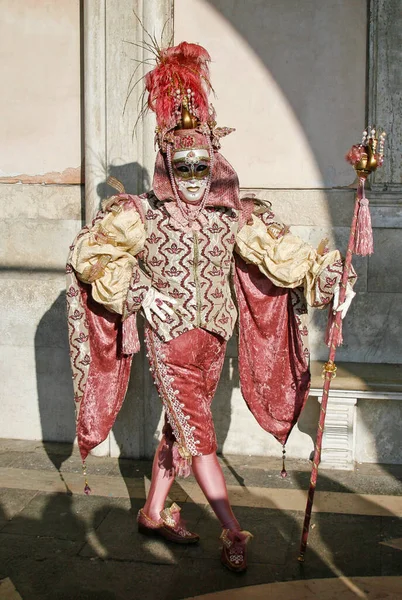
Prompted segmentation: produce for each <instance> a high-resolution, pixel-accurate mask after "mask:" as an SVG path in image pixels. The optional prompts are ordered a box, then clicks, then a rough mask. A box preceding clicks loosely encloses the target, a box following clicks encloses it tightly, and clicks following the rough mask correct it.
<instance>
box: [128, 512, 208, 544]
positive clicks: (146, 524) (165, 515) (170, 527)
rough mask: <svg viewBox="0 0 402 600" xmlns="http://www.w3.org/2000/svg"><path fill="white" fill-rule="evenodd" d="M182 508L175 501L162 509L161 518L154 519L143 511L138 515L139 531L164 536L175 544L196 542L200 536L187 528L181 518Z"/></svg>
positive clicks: (144, 533)
mask: <svg viewBox="0 0 402 600" xmlns="http://www.w3.org/2000/svg"><path fill="white" fill-rule="evenodd" d="M180 511H181V508H180V506H178V505H177V504H176V503H175V502H174V503H173V504H172V506H171V507H170V508H165V509H164V510H162V511H161V513H160V515H161V519H160V520H159V521H153V520H152V519H150V518H149V517H148V516H147V515H146V514H145V513H144V511H143V509H142V508H141V510H139V512H138V515H137V523H138V531H139V532H140V533H142V534H143V535H150V536H159V537H163V538H165V539H166V540H169V541H170V542H174V543H175V544H196V543H197V542H198V541H199V539H200V536H199V535H198V534H197V533H192V532H191V531H189V530H188V529H186V527H185V525H184V523H183V521H182V520H181V519H180Z"/></svg>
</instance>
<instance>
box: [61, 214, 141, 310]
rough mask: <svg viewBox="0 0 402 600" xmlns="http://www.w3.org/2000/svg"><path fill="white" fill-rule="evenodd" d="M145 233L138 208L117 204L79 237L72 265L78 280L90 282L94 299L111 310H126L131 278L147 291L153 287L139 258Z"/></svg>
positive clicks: (74, 249)
mask: <svg viewBox="0 0 402 600" xmlns="http://www.w3.org/2000/svg"><path fill="white" fill-rule="evenodd" d="M145 235H146V234H145V228H144V225H143V223H142V221H141V217H140V215H139V214H138V212H137V210H136V209H135V208H133V207H127V208H124V204H123V203H117V204H113V205H112V206H111V208H110V209H108V210H107V211H106V214H105V215H104V216H103V218H97V219H95V221H94V224H93V225H92V227H89V228H84V230H83V232H82V233H81V234H79V235H78V236H77V239H76V243H75V247H74V248H73V251H72V253H71V258H70V264H71V266H72V267H73V269H74V270H75V272H76V273H77V277H78V279H80V280H81V281H83V282H84V283H89V284H91V286H92V296H93V298H94V300H96V302H99V303H100V304H103V305H104V306H105V307H106V308H107V309H108V310H110V311H112V312H115V313H119V314H123V312H125V310H124V309H125V302H126V297H127V291H128V288H129V286H130V282H131V281H132V280H134V281H135V282H136V283H137V284H140V286H141V288H142V289H143V290H145V291H146V290H147V289H148V288H149V287H150V284H151V279H150V277H148V275H146V273H144V272H143V271H142V270H141V268H140V267H139V265H138V261H137V259H136V255H137V254H138V253H139V252H141V251H142V250H143V248H144V242H145ZM139 307H140V305H139V306H138V308H139Z"/></svg>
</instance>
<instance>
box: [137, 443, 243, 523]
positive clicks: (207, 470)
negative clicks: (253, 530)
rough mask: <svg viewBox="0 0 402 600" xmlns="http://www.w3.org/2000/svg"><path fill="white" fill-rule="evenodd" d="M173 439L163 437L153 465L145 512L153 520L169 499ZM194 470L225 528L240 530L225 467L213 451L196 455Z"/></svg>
mask: <svg viewBox="0 0 402 600" xmlns="http://www.w3.org/2000/svg"><path fill="white" fill-rule="evenodd" d="M172 447H173V443H172V441H170V440H168V439H167V438H165V436H163V437H162V440H161V441H160V443H159V446H158V448H157V450H156V453H155V458H154V462H153V466H152V481H151V487H150V489H149V493H148V497H147V501H146V503H145V505H144V512H145V514H146V515H148V516H149V517H150V518H151V519H153V520H154V521H158V520H159V513H160V511H161V510H163V508H164V506H165V501H166V498H167V496H168V494H169V491H170V488H171V487H172V484H173V481H174V471H173V465H172ZM192 467H193V473H194V476H195V478H196V480H197V483H198V485H199V486H200V488H201V490H202V491H203V493H204V495H205V497H206V499H207V500H208V502H209V504H210V505H211V508H212V510H213V511H214V513H215V514H216V516H217V517H218V519H219V521H220V523H221V525H222V527H224V528H225V529H232V530H240V525H239V523H238V521H237V519H236V517H235V516H234V514H233V511H232V507H231V506H230V502H229V497H228V492H227V488H226V482H225V478H224V476H223V472H222V468H221V466H220V464H219V462H218V458H217V456H216V454H215V452H213V453H212V454H207V455H203V456H193V464H192Z"/></svg>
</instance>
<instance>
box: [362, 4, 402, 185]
mask: <svg viewBox="0 0 402 600" xmlns="http://www.w3.org/2000/svg"><path fill="white" fill-rule="evenodd" d="M401 64H402V0H370V22H369V65H368V122H369V124H373V123H375V124H376V125H378V126H381V127H382V128H383V129H384V130H385V131H386V132H387V143H386V157H385V158H386V160H385V163H384V166H383V167H382V168H381V169H378V171H376V173H375V174H374V177H372V182H371V183H372V189H373V191H375V192H388V193H390V192H391V193H392V192H393V193H397V194H399V196H402V161H401V153H402V70H401Z"/></svg>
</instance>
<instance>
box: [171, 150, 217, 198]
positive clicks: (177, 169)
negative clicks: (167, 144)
mask: <svg viewBox="0 0 402 600" xmlns="http://www.w3.org/2000/svg"><path fill="white" fill-rule="evenodd" d="M172 166H173V175H174V180H175V183H176V185H177V189H178V192H179V195H180V197H181V198H182V200H184V202H187V203H188V204H198V203H199V202H200V201H201V200H202V197H203V195H204V193H205V190H206V188H207V185H208V180H209V175H210V158H209V154H208V150H205V149H203V148H193V149H191V150H176V151H175V152H174V153H173V156H172Z"/></svg>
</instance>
